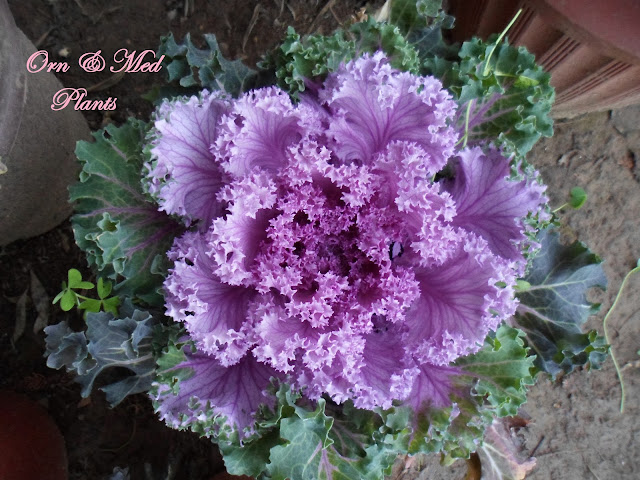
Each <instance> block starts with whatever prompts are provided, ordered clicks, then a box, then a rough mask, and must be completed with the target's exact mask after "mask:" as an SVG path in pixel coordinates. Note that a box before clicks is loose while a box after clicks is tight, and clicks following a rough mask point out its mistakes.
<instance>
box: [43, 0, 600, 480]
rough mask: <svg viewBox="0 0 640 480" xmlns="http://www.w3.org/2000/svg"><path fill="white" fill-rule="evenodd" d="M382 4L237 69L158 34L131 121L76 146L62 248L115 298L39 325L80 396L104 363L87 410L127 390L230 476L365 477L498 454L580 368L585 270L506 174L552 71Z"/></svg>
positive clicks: (538, 120)
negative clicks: (146, 101) (215, 456)
mask: <svg viewBox="0 0 640 480" xmlns="http://www.w3.org/2000/svg"><path fill="white" fill-rule="evenodd" d="M386 7H387V8H386V10H385V12H383V13H381V14H380V15H379V16H378V17H377V18H369V19H367V20H366V21H364V22H359V23H354V24H353V25H351V26H349V27H347V28H346V29H345V30H338V31H337V32H335V33H334V34H333V35H331V36H322V35H312V36H308V37H304V38H301V37H300V36H299V35H297V34H296V33H295V31H293V30H292V29H290V30H289V31H288V34H287V36H286V38H285V40H284V41H283V43H282V44H281V45H280V46H279V47H278V48H276V49H274V50H273V51H271V52H270V53H269V54H268V55H267V56H266V57H265V58H264V60H263V62H262V63H261V64H260V66H259V70H257V71H256V70H252V69H249V68H247V67H246V66H244V65H243V64H241V63H240V62H238V61H235V62H232V61H228V60H226V59H224V57H222V55H221V54H220V51H219V49H218V46H217V43H216V41H215V37H213V36H212V35H207V36H205V39H206V42H207V48H205V49H199V48H196V47H195V46H194V45H193V44H192V42H191V40H190V38H189V37H188V36H187V38H186V39H185V42H184V43H183V44H178V43H176V42H175V40H174V39H173V37H172V36H169V37H167V38H164V39H163V41H162V44H161V46H160V52H159V53H160V54H164V55H165V62H166V63H165V66H166V69H167V71H168V73H169V78H168V86H167V87H163V88H162V89H159V90H158V91H157V92H155V94H156V97H157V100H156V101H157V105H158V106H157V108H156V111H155V113H154V116H153V119H152V120H151V122H150V123H144V122H142V121H140V120H135V119H131V120H129V122H128V123H126V124H125V125H122V126H120V127H115V126H112V125H110V126H108V127H106V129H104V130H102V131H99V132H96V133H94V137H95V142H94V143H87V142H80V143H79V144H78V148H77V152H76V153H77V156H78V158H79V160H80V161H81V163H82V165H83V170H82V173H81V176H80V182H79V183H78V184H77V185H75V186H73V187H72V188H71V200H72V201H74V202H75V205H76V214H75V216H74V217H73V224H74V231H75V235H76V241H77V242H78V244H79V245H80V246H81V247H82V248H83V249H84V250H85V252H86V253H87V257H88V260H89V263H90V264H91V265H93V266H94V267H96V269H97V271H98V273H99V275H100V276H101V277H104V278H107V279H109V280H110V282H112V283H113V290H112V291H111V283H109V291H107V292H106V293H104V294H103V293H100V292H99V295H100V299H101V300H95V301H93V302H94V303H95V304H96V306H99V305H100V302H103V303H104V302H105V300H103V298H106V297H107V296H108V295H109V294H111V293H113V294H114V295H115V296H116V297H117V298H119V299H120V300H121V305H120V306H119V309H117V310H118V311H117V313H116V311H115V310H116V307H118V305H117V304H116V303H115V301H111V303H109V304H108V305H109V309H108V311H105V312H87V314H86V323H87V329H86V331H84V332H75V331H72V330H71V329H70V328H69V326H68V325H67V324H66V323H61V324H58V325H55V326H51V327H48V328H47V354H48V364H49V365H50V366H52V367H55V368H60V367H62V366H65V367H66V368H67V369H69V370H73V371H75V372H76V373H77V375H78V376H77V379H78V381H79V382H80V383H82V385H83V387H84V388H83V391H82V394H83V395H84V396H86V395H89V394H90V392H91V390H92V388H93V385H94V382H95V381H96V379H97V377H98V375H99V374H100V373H101V372H102V371H104V370H105V369H108V368H112V367H125V368H127V369H128V370H130V372H131V375H129V376H126V377H124V378H122V379H120V380H118V381H116V382H115V383H111V384H108V385H104V386H102V390H104V391H105V393H106V395H107V399H108V400H109V401H110V402H111V403H112V404H113V405H115V404H117V403H118V402H120V401H121V400H122V399H123V398H124V397H125V396H126V395H129V394H132V393H138V392H148V393H149V395H150V396H151V398H152V400H153V403H154V406H155V408H156V410H157V412H158V414H159V416H160V417H161V418H162V419H163V420H164V421H165V422H166V423H167V424H168V425H170V426H171V427H174V428H178V429H191V430H193V431H196V432H199V433H200V434H202V435H206V436H208V437H211V438H212V439H213V440H214V441H215V442H217V443H218V445H219V447H220V450H221V452H222V454H223V456H224V459H225V464H226V467H227V470H228V471H229V473H231V474H236V475H250V476H253V477H258V478H272V479H287V478H288V479H291V480H296V479H304V480H308V479H332V478H333V479H338V478H349V479H361V478H366V479H380V478H383V476H384V474H385V473H388V472H389V471H390V468H391V465H392V464H393V462H394V460H395V458H396V457H397V455H398V454H416V453H420V452H425V453H441V454H442V456H443V457H442V458H443V461H445V462H449V461H453V460H455V459H456V458H468V457H469V455H470V454H471V453H472V452H475V451H477V450H479V449H481V447H482V446H483V439H484V440H485V442H487V443H486V444H485V445H487V444H489V443H491V442H493V443H494V444H495V445H494V448H492V449H486V448H485V449H484V450H482V451H484V452H485V454H486V452H489V451H494V452H495V451H496V449H500V447H499V446H496V445H499V444H501V441H502V440H504V439H505V438H503V437H505V435H506V439H508V434H503V435H502V437H501V436H500V435H501V432H503V431H504V432H506V431H507V430H506V428H504V427H502V428H500V424H499V423H497V422H499V419H500V418H502V417H506V416H514V415H516V414H517V413H518V409H519V407H520V406H521V405H522V404H523V403H524V402H525V400H526V391H527V388H528V387H529V386H530V385H532V384H533V383H534V382H535V380H536V378H537V377H538V376H540V375H551V376H552V377H556V376H557V375H560V374H566V373H570V372H571V371H573V370H574V369H575V368H577V367H587V368H598V367H599V366H600V364H601V362H602V361H603V360H604V358H605V356H606V353H607V345H606V344H605V342H604V340H603V339H602V337H600V336H598V335H597V334H596V333H595V332H594V331H591V332H583V331H582V325H583V324H584V322H585V321H586V319H587V318H588V316H589V315H591V314H592V313H594V312H595V311H596V306H594V305H592V304H590V303H589V302H588V301H587V298H586V291H587V289H588V288H590V287H593V286H604V285H605V283H606V279H605V277H604V274H603V271H602V268H601V267H600V265H599V259H598V258H597V257H596V256H595V255H593V254H591V253H590V252H589V251H588V250H587V249H586V247H584V246H583V245H581V244H578V243H576V244H573V245H563V244H561V243H560V242H559V241H558V234H557V233H555V232H554V231H553V228H552V227H553V225H554V219H553V215H552V213H550V208H549V206H548V200H547V197H546V196H545V193H544V192H545V186H544V185H543V184H542V182H541V179H540V177H539V175H538V173H537V172H536V170H535V169H534V167H533V166H531V165H529V164H528V163H527V161H526V159H525V156H526V153H527V152H528V151H529V150H530V149H531V147H532V146H533V144H534V143H535V142H536V140H538V138H539V137H540V136H542V135H545V136H549V135H551V134H552V122H551V119H550V117H549V111H550V108H551V104H552V102H553V96H554V93H553V89H552V88H551V87H550V86H549V75H548V74H546V73H545V72H543V71H542V70H541V68H540V67H539V66H537V65H536V64H535V61H534V58H533V56H532V55H530V54H528V53H527V52H526V51H525V50H524V49H522V48H519V49H516V48H513V47H510V46H509V45H508V44H507V42H506V40H504V39H503V37H502V36H500V37H495V38H492V39H490V40H489V41H488V42H486V43H485V42H482V41H480V40H477V39H474V40H472V41H470V42H467V43H465V44H463V45H462V46H459V47H452V46H447V45H446V44H445V43H444V41H443V40H442V36H441V30H442V29H443V28H446V27H448V26H450V25H451V21H452V19H451V18H450V17H447V16H446V15H445V14H444V13H442V12H441V11H440V9H439V4H438V2H433V1H431V2H428V1H419V2H417V3H415V2H409V1H405V0H396V1H392V2H390V3H389V2H388V4H387V6H386ZM571 203H572V204H574V203H576V202H573V201H572V202H571ZM71 278H72V277H71V275H70V277H69V286H68V287H66V285H65V288H67V290H69V292H70V293H67V294H66V295H67V296H69V299H68V301H67V303H68V304H69V305H73V303H74V302H75V301H76V300H75V298H81V299H84V298H86V297H82V296H80V295H76V296H75V297H73V298H71V297H72V296H73V295H75V294H74V293H73V291H71V290H70V289H71V288H74V287H72V282H71ZM79 281H81V279H78V282H79ZM78 282H76V283H78ZM74 285H75V283H74ZM78 285H79V284H78ZM101 285H102V283H101ZM91 286H93V285H91ZM75 288H82V287H75ZM103 289H104V288H103ZM67 290H65V292H66V291H67ZM61 295H64V293H63V294H61ZM61 298H62V297H61ZM85 301H86V300H85ZM92 305H93V304H92ZM485 431H486V432H487V435H486V438H485ZM512 450H513V451H515V449H514V448H512V449H510V450H509V449H508V448H506V447H503V448H502V449H501V450H500V452H501V455H503V456H504V457H507V458H510V457H509V456H511V455H515V454H514V453H513V451H512ZM492 464H495V462H493V463H492ZM505 464H506V465H507V466H506V467H504V468H505V469H510V470H505V472H503V473H504V474H505V475H506V474H508V475H511V476H515V475H519V474H520V473H521V472H522V471H526V469H530V468H531V466H532V461H529V462H528V463H526V462H525V463H523V462H520V463H518V462H515V463H514V462H505ZM514 469H515V470H514ZM518 469H520V470H518ZM516 470H517V471H516Z"/></svg>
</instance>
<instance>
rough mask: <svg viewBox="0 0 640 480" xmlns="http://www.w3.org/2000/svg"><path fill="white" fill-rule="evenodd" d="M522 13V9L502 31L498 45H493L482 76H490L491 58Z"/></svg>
mask: <svg viewBox="0 0 640 480" xmlns="http://www.w3.org/2000/svg"><path fill="white" fill-rule="evenodd" d="M521 13H522V9H520V10H518V13H516V15H515V16H514V17H513V18H512V19H511V21H510V22H509V25H507V28H505V29H504V30H503V31H502V33H501V34H500V35H499V36H498V39H497V40H496V43H495V44H494V45H493V48H492V49H491V51H490V52H489V56H488V57H487V60H486V62H485V65H484V71H483V72H482V75H483V76H484V77H486V76H487V75H489V62H490V60H491V56H492V55H493V52H495V50H496V48H497V47H498V44H499V43H500V42H501V41H502V39H503V38H504V36H505V35H506V34H507V32H508V31H509V29H510V28H511V27H512V26H513V24H514V23H516V20H517V19H518V17H519V16H520V14H521Z"/></svg>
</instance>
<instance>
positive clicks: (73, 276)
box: [67, 268, 95, 290]
mask: <svg viewBox="0 0 640 480" xmlns="http://www.w3.org/2000/svg"><path fill="white" fill-rule="evenodd" d="M67 278H68V279H69V288H79V289H84V290H90V289H92V288H93V287H94V286H95V285H94V284H93V283H91V282H85V281H83V280H82V274H81V273H80V271H79V270H76V269H75V268H71V269H69V273H68V274H67Z"/></svg>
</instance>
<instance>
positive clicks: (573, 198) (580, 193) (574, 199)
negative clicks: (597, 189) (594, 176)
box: [569, 187, 587, 210]
mask: <svg viewBox="0 0 640 480" xmlns="http://www.w3.org/2000/svg"><path fill="white" fill-rule="evenodd" d="M586 201H587V192H585V191H584V189H583V188H581V187H573V188H572V189H571V192H570V193H569V205H571V208H574V209H576V210H578V209H579V208H580V207H582V206H583V205H584V202H586Z"/></svg>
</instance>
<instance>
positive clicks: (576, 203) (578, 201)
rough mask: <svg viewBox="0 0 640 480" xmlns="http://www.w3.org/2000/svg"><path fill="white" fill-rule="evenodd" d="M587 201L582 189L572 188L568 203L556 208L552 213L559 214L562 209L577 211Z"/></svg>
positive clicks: (585, 193)
mask: <svg viewBox="0 0 640 480" xmlns="http://www.w3.org/2000/svg"><path fill="white" fill-rule="evenodd" d="M586 201H587V192H585V191H584V188H582V187H573V188H572V189H571V191H570V192H569V201H568V202H567V203H565V204H563V205H560V206H559V207H558V208H556V209H555V210H554V211H553V213H556V212H559V211H560V210H562V209H563V208H564V207H571V208H573V209H574V210H579V209H580V208H582V206H583V205H584V203H585V202H586Z"/></svg>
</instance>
